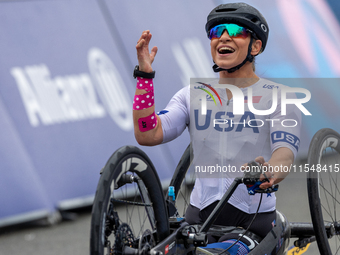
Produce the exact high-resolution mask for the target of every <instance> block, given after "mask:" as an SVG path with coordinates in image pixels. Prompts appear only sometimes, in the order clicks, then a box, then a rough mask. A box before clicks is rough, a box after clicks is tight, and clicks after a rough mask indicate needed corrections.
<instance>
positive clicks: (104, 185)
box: [90, 146, 169, 255]
mask: <svg viewBox="0 0 340 255" xmlns="http://www.w3.org/2000/svg"><path fill="white" fill-rule="evenodd" d="M168 235H169V220H168V214H167V208H166V204H165V200H164V195H163V191H162V188H161V184H160V180H159V177H158V175H157V173H156V171H155V168H154V166H153V164H152V162H151V160H150V159H149V157H148V156H147V155H146V154H145V153H144V152H143V151H142V150H140V149H138V148H137V147H135V146H124V147H121V148H120V149H118V150H117V151H116V152H114V153H113V155H112V156H111V157H110V159H109V160H108V162H107V163H106V165H105V167H104V168H103V169H102V171H101V177H100V179H99V183H98V186H97V191H96V195H95V199H94V203H93V207H92V217H91V233H90V254H91V255H103V254H123V251H124V249H126V247H128V248H133V249H138V252H139V254H144V253H146V251H145V250H143V249H150V248H151V246H153V245H155V243H157V242H159V241H161V240H163V239H164V238H165V237H167V236H168Z"/></svg>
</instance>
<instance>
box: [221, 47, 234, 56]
mask: <svg viewBox="0 0 340 255" xmlns="http://www.w3.org/2000/svg"><path fill="white" fill-rule="evenodd" d="M234 52H235V50H234V49H233V48H231V47H228V46H223V47H220V48H219V49H218V53H220V54H230V53H234Z"/></svg>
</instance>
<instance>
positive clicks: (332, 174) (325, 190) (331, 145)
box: [307, 128, 340, 255]
mask: <svg viewBox="0 0 340 255" xmlns="http://www.w3.org/2000/svg"><path fill="white" fill-rule="evenodd" d="M307 166H308V168H309V171H308V176H307V177H308V178H307V188H308V199H309V208H310V213H311V218H312V222H313V228H314V232H315V237H316V241H317V245H318V248H319V251H320V254H323V255H334V254H340V238H339V237H340V202H339V201H340V188H339V187H340V183H339V182H338V180H339V178H338V175H339V174H340V135H339V134H338V133H337V132H335V131H334V130H332V129H329V128H324V129H321V130H319V131H318V132H317V133H316V134H315V135H314V137H313V139H312V141H311V144H310V146H309V151H308V159H307Z"/></svg>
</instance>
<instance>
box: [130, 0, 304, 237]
mask: <svg viewBox="0 0 340 255" xmlns="http://www.w3.org/2000/svg"><path fill="white" fill-rule="evenodd" d="M205 29H206V32H207V35H208V38H209V39H210V47H211V56H212V59H213V61H214V66H213V69H214V71H215V72H218V73H219V80H218V81H217V84H218V83H224V80H225V79H226V80H227V81H228V84H232V85H233V86H236V87H237V88H239V89H240V90H241V91H242V92H243V93H244V94H245V96H247V90H248V89H249V88H251V89H252V96H253V98H252V99H253V100H252V101H253V105H254V107H255V106H256V107H255V108H256V109H263V110H266V109H269V108H271V106H272V104H273V100H272V94H273V91H274V90H273V89H272V88H276V89H277V92H278V94H280V91H282V89H283V88H284V87H285V86H283V85H281V84H276V83H274V82H271V81H268V80H266V79H262V78H260V77H258V76H257V75H256V73H255V68H254V58H255V56H257V55H259V54H260V53H262V52H263V51H264V50H265V48H266V44H267V39H268V33H269V27H268V24H267V22H266V20H265V18H264V17H263V16H262V14H261V13H260V12H259V11H258V10H257V9H255V8H254V7H252V6H250V5H248V4H244V3H230V4H222V5H219V6H218V7H216V8H214V9H213V10H212V11H211V12H210V14H209V15H208V18H207V23H206V26H205ZM150 40H151V33H150V31H149V30H146V31H143V33H142V35H141V37H140V39H139V40H138V43H137V45H136V50H137V58H138V63H139V66H137V67H136V69H135V72H134V76H135V77H137V88H136V93H135V98H134V105H133V109H134V110H133V120H134V132H135V137H136V140H137V142H138V143H139V144H141V145H147V146H154V145H158V144H161V143H165V142H168V141H171V140H173V139H175V138H176V137H178V136H179V135H180V134H181V133H182V132H183V130H184V129H185V128H186V127H189V132H190V135H191V143H192V147H193V151H194V163H196V165H197V166H200V165H202V164H206V165H211V166H216V167H217V168H218V166H220V167H223V166H235V167H237V168H240V167H241V168H242V167H244V166H245V164H246V163H247V162H250V161H254V160H255V161H256V162H258V163H259V164H260V165H262V166H263V167H267V169H281V170H279V171H270V172H269V173H267V178H268V179H269V182H263V183H262V184H261V185H260V188H262V189H266V188H269V187H271V186H272V185H274V184H276V183H279V182H280V181H282V180H283V179H284V178H285V177H286V176H287V174H288V173H287V171H282V169H287V168H289V167H290V166H291V165H292V164H293V162H294V158H295V156H296V153H297V150H298V145H299V132H300V125H301V123H300V122H301V121H300V120H301V116H300V113H299V111H298V110H297V109H295V108H293V107H290V108H289V107H288V110H287V112H286V114H285V115H283V114H281V107H280V98H279V99H278V105H277V107H276V109H275V111H273V112H271V113H270V114H267V115H261V116H258V115H256V114H252V112H251V111H250V110H249V109H248V107H247V106H246V105H245V111H244V114H243V115H236V114H232V112H229V111H228V110H226V109H225V108H223V107H222V108H218V107H216V106H215V104H214V103H213V102H209V101H207V104H208V105H207V108H208V111H207V112H208V113H207V114H206V115H202V114H201V115H200V114H199V113H200V109H198V108H197V109H193V108H194V107H195V106H194V105H193V104H192V101H190V100H193V98H190V95H191V97H193V95H195V93H196V92H197V91H196V92H192V91H193V90H194V88H190V87H189V86H188V87H185V88H183V89H181V90H180V91H179V92H178V93H177V94H176V95H175V96H174V97H173V98H172V99H171V100H170V102H169V104H168V105H167V107H166V108H165V109H164V110H163V111H161V114H155V106H154V93H153V90H154V88H153V87H154V86H153V85H154V84H153V80H152V78H153V77H154V74H155V73H154V71H153V69H152V62H153V61H154V58H155V56H156V53H157V47H153V48H152V49H151V51H149V43H150ZM155 86H156V88H157V87H160V85H159V84H156V85H155ZM196 88H197V86H196ZM218 94H219V96H220V98H221V105H223V106H224V107H226V108H228V107H229V108H228V109H232V105H233V103H235V102H233V101H234V98H233V93H232V92H231V90H229V89H218ZM254 98H256V100H254ZM248 100H249V97H248ZM190 108H191V109H190ZM193 115H194V116H193ZM208 115H209V116H208ZM211 116H215V120H216V116H219V117H220V118H221V119H228V120H229V121H234V122H233V123H236V124H235V125H234V126H233V125H230V122H229V124H228V125H222V124H221V123H218V124H216V123H214V125H213V122H212V119H208V117H210V118H212V117H211ZM284 118H289V119H293V120H295V123H296V125H295V126H294V125H290V126H289V127H287V125H285V126H282V125H281V124H280V123H281V121H282V120H283V119H284ZM268 120H271V121H268ZM252 121H253V122H252ZM254 121H255V122H254ZM242 123H244V124H242ZM254 123H257V125H254ZM259 123H260V124H261V125H259ZM224 124H225V123H224ZM262 124H263V125H262ZM262 178H263V179H264V177H262ZM232 181H233V179H232V178H230V177H228V176H224V177H221V176H218V177H216V178H205V177H202V178H200V176H199V175H198V178H196V181H195V186H194V189H193V192H192V194H191V197H190V206H189V207H188V209H187V212H186V220H187V221H188V222H189V223H190V224H197V223H202V222H204V220H205V219H206V218H207V217H208V216H209V214H210V213H211V212H212V210H213V209H214V207H215V206H216V204H217V203H218V201H219V200H220V199H221V198H222V196H223V194H224V193H225V191H226V190H227V189H228V187H229V185H230V184H231V183H232ZM241 186H242V187H241ZM259 196H260V195H259V194H256V195H254V196H250V195H248V193H247V189H246V187H245V186H244V185H240V186H239V187H238V188H237V190H236V192H235V193H234V195H233V196H232V198H231V199H230V200H229V202H228V204H227V205H226V206H225V208H224V209H223V212H222V213H221V214H220V215H219V217H218V218H217V219H216V221H215V223H214V224H219V225H228V226H238V227H243V228H247V227H248V225H249V223H250V222H251V220H252V219H253V216H254V214H255V213H256V210H257V206H258V204H259ZM275 204H276V198H275V195H274V194H273V195H272V196H268V197H267V196H263V200H262V203H261V207H260V209H259V213H258V215H257V217H256V218H255V220H254V222H253V223H252V225H251V228H250V231H252V232H253V233H255V234H257V235H258V236H260V237H264V236H265V235H266V234H267V233H268V232H269V231H270V230H271V228H272V226H273V224H275V218H276V211H275Z"/></svg>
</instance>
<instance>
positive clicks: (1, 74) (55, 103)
mask: <svg viewBox="0 0 340 255" xmlns="http://www.w3.org/2000/svg"><path fill="white" fill-rule="evenodd" d="M228 2H232V1H225V0H224V1H222V0H210V1H208V0H187V1H179V0H176V1H171V2H170V1H157V0H142V1H118V0H86V1H81V0H26V1H19V0H18V1H15V0H13V1H0V34H1V37H0V38H1V39H0V56H1V57H0V84H1V85H0V130H1V132H0V148H1V149H0V170H1V175H0V205H1V206H0V229H5V230H6V231H3V233H7V231H9V230H10V229H11V228H12V227H13V229H16V231H18V227H14V226H17V225H18V224H22V223H27V222H32V221H36V220H45V221H46V222H47V223H49V224H53V223H56V222H60V220H61V219H64V220H65V219H72V218H73V216H74V215H73V214H70V213H69V212H70V211H74V210H79V209H81V208H89V207H90V206H91V204H92V202H93V198H94V194H95V191H96V185H97V182H98V179H99V171H100V170H101V168H102V167H103V166H104V165H105V163H106V161H107V160H108V158H109V157H110V155H111V154H112V153H113V152H114V151H115V150H116V149H118V148H119V147H121V146H123V145H128V144H130V145H137V143H136V141H135V139H134V134H133V122H132V99H133V95H134V88H135V83H136V81H135V80H134V79H133V77H132V72H133V69H134V66H135V65H136V64H137V58H136V50H135V45H136V42H137V41H138V39H139V37H140V35H141V33H142V31H143V30H147V29H149V30H150V31H151V33H152V35H153V38H152V40H151V43H150V44H151V47H153V46H157V47H158V49H159V51H158V53H157V56H156V59H155V61H154V64H153V68H154V70H156V78H155V80H154V82H155V94H156V102H155V104H156V111H160V110H162V109H163V108H164V107H165V106H166V104H167V102H168V101H169V100H170V98H171V97H172V95H174V94H175V93H176V92H177V91H178V90H179V89H181V88H182V87H183V86H186V85H189V82H190V78H194V77H197V78H207V77H208V78H211V77H217V76H216V74H215V73H214V72H213V71H212V68H211V66H212V59H211V57H210V44H209V40H208V38H207V37H206V34H205V29H204V27H205V22H206V17H207V15H208V13H209V12H210V11H211V10H212V9H213V8H214V7H215V6H217V5H218V4H221V3H228ZM244 2H246V3H249V4H251V5H253V6H254V7H256V8H258V9H259V10H260V11H261V12H262V13H263V15H264V16H265V18H266V19H267V22H268V24H269V28H270V35H269V42H268V44H267V48H266V50H265V52H264V53H262V54H261V55H259V56H258V57H257V59H256V73H257V74H258V75H259V76H260V77H264V78H268V79H272V80H275V81H278V80H279V81H281V83H284V84H286V85H290V83H292V84H294V85H293V86H297V87H305V88H307V89H308V90H310V92H311V95H312V99H311V100H310V102H309V103H308V104H306V108H307V109H308V110H309V111H310V112H311V113H312V116H304V120H303V123H304V124H303V132H302V133H303V136H302V138H301V142H302V144H301V148H300V151H299V155H298V160H303V159H304V158H305V157H306V155H307V150H308V144H309V142H310V140H311V138H312V136H313V135H314V133H315V132H316V131H317V130H319V129H320V128H323V127H329V128H333V129H335V130H337V131H338V132H339V131H340V111H339V110H340V100H339V95H340V86H339V85H340V84H339V79H338V78H339V76H340V46H339V45H340V25H339V20H340V2H339V1H337V0H294V1H288V0H270V1H269V0H265V1H264V0H244ZM277 79H278V80H277ZM282 79H283V80H282ZM188 143H189V135H188V132H187V131H185V132H184V133H183V135H182V137H181V138H179V139H176V140H175V141H172V142H170V143H168V144H164V145H161V146H157V147H155V148H150V147H142V149H143V150H144V151H145V152H146V153H147V154H148V155H149V156H150V158H151V160H152V161H153V162H154V164H155V166H156V169H157V170H158V173H159V176H160V178H161V180H162V182H163V183H164V184H166V183H168V181H169V179H170V178H171V176H172V173H173V170H174V169H175V166H176V165H177V162H178V161H179V158H180V156H181V155H182V153H183V152H184V150H185V148H186V146H187V145H188ZM285 200H286V202H288V204H289V202H291V203H292V204H293V202H294V201H295V200H294V199H293V198H291V200H290V198H289V196H288V199H287V197H286V199H285ZM287 206H288V205H287ZM300 216H302V215H300ZM62 226H63V225H62ZM19 229H20V228H19ZM73 230H76V228H73ZM80 231H83V230H80ZM59 234H60V233H59ZM2 238H5V235H4V234H3V235H0V242H1V239H2ZM25 238H26V239H30V238H33V237H32V236H26V234H25ZM14 243H15V242H14ZM0 254H6V253H1V248H0ZM12 254H14V253H12ZM28 254H30V253H28ZM51 254H59V253H51ZM60 254H65V253H60ZM73 254H75V253H73Z"/></svg>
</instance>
